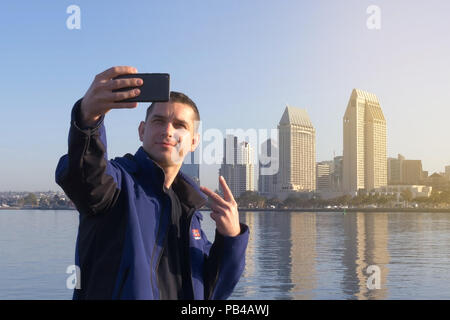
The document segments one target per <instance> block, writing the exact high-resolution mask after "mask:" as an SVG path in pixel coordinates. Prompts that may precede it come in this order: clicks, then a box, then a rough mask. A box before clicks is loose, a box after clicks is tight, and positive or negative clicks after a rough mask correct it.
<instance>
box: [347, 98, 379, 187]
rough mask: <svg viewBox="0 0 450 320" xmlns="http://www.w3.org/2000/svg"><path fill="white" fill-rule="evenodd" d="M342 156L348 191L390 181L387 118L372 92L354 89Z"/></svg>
mask: <svg viewBox="0 0 450 320" xmlns="http://www.w3.org/2000/svg"><path fill="white" fill-rule="evenodd" d="M343 157H344V158H343V187H344V191H345V192H347V193H355V192H357V191H358V190H359V189H366V190H368V191H370V190H372V189H375V188H379V187H382V186H386V185H387V156H386V120H385V118H384V115H383V111H382V110H381V107H380V103H379V101H378V98H377V97H376V96H375V95H374V94H373V93H368V92H365V91H362V90H358V89H354V90H353V92H352V95H351V97H350V101H349V103H348V106H347V110H346V111H345V115H344V154H343Z"/></svg>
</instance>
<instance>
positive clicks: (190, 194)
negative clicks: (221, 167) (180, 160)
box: [134, 146, 208, 209]
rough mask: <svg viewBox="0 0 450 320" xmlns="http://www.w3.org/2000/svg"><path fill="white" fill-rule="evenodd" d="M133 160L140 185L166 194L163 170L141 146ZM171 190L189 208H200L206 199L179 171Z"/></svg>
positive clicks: (190, 180)
mask: <svg viewBox="0 0 450 320" xmlns="http://www.w3.org/2000/svg"><path fill="white" fill-rule="evenodd" d="M134 158H135V160H136V162H137V165H138V168H137V170H138V172H139V173H138V177H139V178H140V180H141V183H142V184H144V185H145V186H146V187H150V188H153V189H154V190H155V191H157V192H158V193H160V192H166V191H167V188H166V187H165V186H164V181H165V173H164V170H163V169H162V168H161V166H160V165H159V164H157V163H156V162H155V161H154V160H153V159H152V158H151V157H150V156H149V154H148V153H147V152H146V151H145V150H144V148H143V147H142V146H141V147H139V149H138V150H137V151H136V153H135V155H134ZM172 189H173V191H174V192H175V193H176V194H177V196H178V198H179V199H180V202H181V203H182V204H184V205H186V206H188V207H190V208H195V209H199V208H201V207H202V206H203V205H204V204H205V203H206V201H207V198H208V197H207V196H206V195H205V194H204V193H203V192H202V191H201V190H200V188H199V187H198V186H197V184H196V183H195V182H194V181H193V180H192V179H191V178H189V177H188V176H187V175H185V174H184V173H182V172H181V171H179V172H178V174H177V175H176V177H175V179H174V181H173V183H172Z"/></svg>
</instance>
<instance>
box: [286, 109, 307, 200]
mask: <svg viewBox="0 0 450 320" xmlns="http://www.w3.org/2000/svg"><path fill="white" fill-rule="evenodd" d="M278 136H279V138H278V141H279V146H280V164H279V165H280V181H279V190H280V191H281V192H288V191H313V190H315V189H316V130H315V129H314V127H313V125H312V123H311V120H310V119H309V116H308V114H307V113H306V110H303V109H299V108H295V107H291V106H286V109H285V110H284V113H283V116H282V117H281V120H280V123H279V125H278Z"/></svg>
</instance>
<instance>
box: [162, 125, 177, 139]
mask: <svg viewBox="0 0 450 320" xmlns="http://www.w3.org/2000/svg"><path fill="white" fill-rule="evenodd" d="M174 132H175V128H174V126H173V125H172V123H171V122H166V124H165V126H164V127H163V135H164V136H165V137H173V134H174Z"/></svg>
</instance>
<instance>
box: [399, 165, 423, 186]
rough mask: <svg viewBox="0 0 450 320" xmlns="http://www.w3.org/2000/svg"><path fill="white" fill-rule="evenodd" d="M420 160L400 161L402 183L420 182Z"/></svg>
mask: <svg viewBox="0 0 450 320" xmlns="http://www.w3.org/2000/svg"><path fill="white" fill-rule="evenodd" d="M422 171H423V170H422V161H421V160H403V161H402V183H403V184H420V183H422V180H423V178H422Z"/></svg>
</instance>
